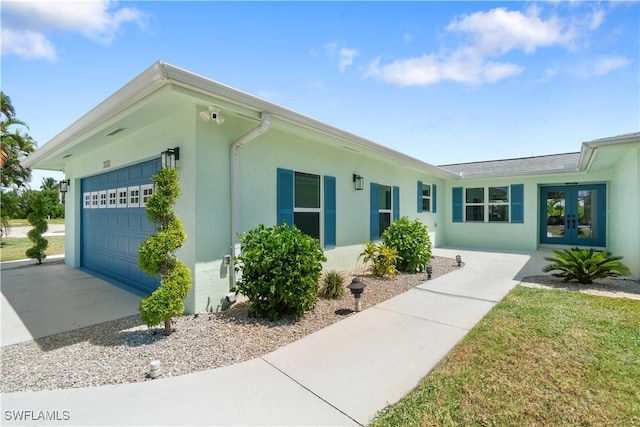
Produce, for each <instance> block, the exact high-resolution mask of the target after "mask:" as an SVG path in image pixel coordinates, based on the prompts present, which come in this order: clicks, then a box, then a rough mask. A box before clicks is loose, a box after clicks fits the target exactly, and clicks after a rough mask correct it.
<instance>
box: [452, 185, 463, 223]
mask: <svg viewBox="0 0 640 427" xmlns="http://www.w3.org/2000/svg"><path fill="white" fill-rule="evenodd" d="M462 207H463V206H462V187H453V188H452V189H451V213H452V215H451V217H452V221H453V222H462V221H463V216H462Z"/></svg>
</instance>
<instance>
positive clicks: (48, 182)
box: [40, 177, 58, 190]
mask: <svg viewBox="0 0 640 427" xmlns="http://www.w3.org/2000/svg"><path fill="white" fill-rule="evenodd" d="M40 189H41V190H57V189H58V181H56V180H55V178H52V177H48V178H42V183H41V184H40Z"/></svg>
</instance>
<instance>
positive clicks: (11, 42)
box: [2, 28, 56, 61]
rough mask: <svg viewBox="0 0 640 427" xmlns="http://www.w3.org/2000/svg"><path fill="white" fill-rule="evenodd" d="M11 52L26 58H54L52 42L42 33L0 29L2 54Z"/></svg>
mask: <svg viewBox="0 0 640 427" xmlns="http://www.w3.org/2000/svg"><path fill="white" fill-rule="evenodd" d="M8 53H12V54H15V55H18V56H21V57H23V58H27V59H36V58H42V59H46V60H49V61H55V60H56V51H55V48H54V47H53V44H51V42H50V41H49V40H47V39H46V38H45V37H44V35H42V34H40V33H34V32H33V31H22V32H16V31H13V30H11V29H8V28H3V29H2V54H3V55H4V54H8Z"/></svg>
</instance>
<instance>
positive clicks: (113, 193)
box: [107, 188, 118, 208]
mask: <svg viewBox="0 0 640 427" xmlns="http://www.w3.org/2000/svg"><path fill="white" fill-rule="evenodd" d="M117 205H118V190H116V189H115V188H110V189H108V190H107V208H115V207H116V206H117Z"/></svg>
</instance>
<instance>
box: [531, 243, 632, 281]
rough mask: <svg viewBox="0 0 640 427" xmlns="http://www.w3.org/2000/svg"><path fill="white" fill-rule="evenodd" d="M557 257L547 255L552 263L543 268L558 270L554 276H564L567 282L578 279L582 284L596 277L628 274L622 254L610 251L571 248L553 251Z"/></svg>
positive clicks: (548, 270)
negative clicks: (622, 261)
mask: <svg viewBox="0 0 640 427" xmlns="http://www.w3.org/2000/svg"><path fill="white" fill-rule="evenodd" d="M553 252H554V253H555V254H556V256H555V257H545V260H547V261H551V262H552V264H549V265H547V266H546V267H544V268H543V269H542V271H544V272H545V273H547V272H550V271H556V270H558V271H559V273H552V274H551V275H552V276H555V277H562V278H563V280H564V281H565V282H568V281H570V280H576V281H578V282H580V283H582V284H589V283H593V281H594V280H596V279H604V278H606V277H618V276H626V275H628V274H630V272H629V268H627V266H625V265H624V264H622V263H621V262H620V260H621V259H622V257H621V256H613V255H612V254H611V253H610V252H606V251H596V250H595V249H593V248H591V249H580V248H571V249H564V250H561V251H559V250H558V251H553Z"/></svg>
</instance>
